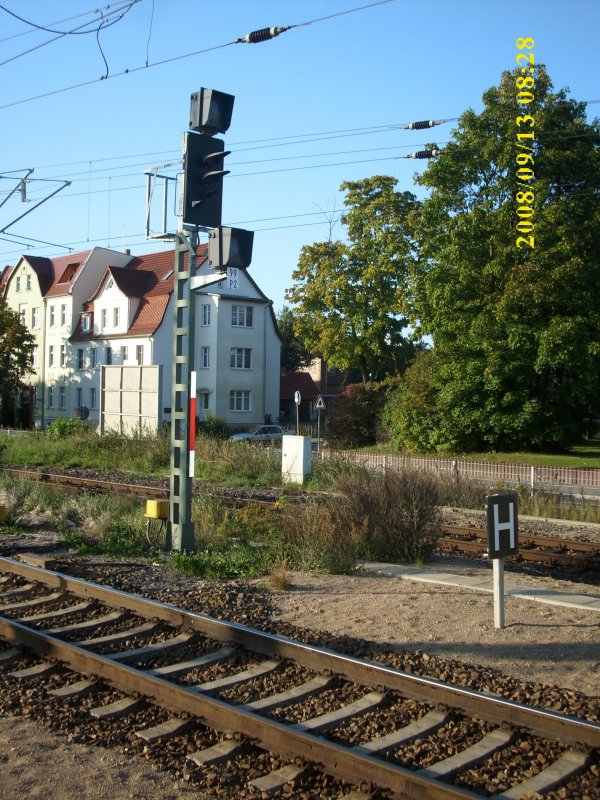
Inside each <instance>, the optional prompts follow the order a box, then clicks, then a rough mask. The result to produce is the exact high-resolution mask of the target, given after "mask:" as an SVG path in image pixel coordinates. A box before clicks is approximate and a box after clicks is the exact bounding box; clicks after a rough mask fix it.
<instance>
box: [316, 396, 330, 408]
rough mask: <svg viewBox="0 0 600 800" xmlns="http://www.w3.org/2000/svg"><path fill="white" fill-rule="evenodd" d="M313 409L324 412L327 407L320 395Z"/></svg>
mask: <svg viewBox="0 0 600 800" xmlns="http://www.w3.org/2000/svg"><path fill="white" fill-rule="evenodd" d="M315 408H316V410H317V411H324V410H325V409H326V408H327V406H326V405H325V400H324V399H323V395H322V394H320V395H319V396H318V397H317V399H316V401H315Z"/></svg>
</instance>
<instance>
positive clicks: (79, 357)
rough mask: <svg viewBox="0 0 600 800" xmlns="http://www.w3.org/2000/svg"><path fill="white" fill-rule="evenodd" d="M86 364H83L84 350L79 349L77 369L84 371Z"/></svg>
mask: <svg viewBox="0 0 600 800" xmlns="http://www.w3.org/2000/svg"><path fill="white" fill-rule="evenodd" d="M83 367H84V362H83V348H81V347H78V348H77V369H83Z"/></svg>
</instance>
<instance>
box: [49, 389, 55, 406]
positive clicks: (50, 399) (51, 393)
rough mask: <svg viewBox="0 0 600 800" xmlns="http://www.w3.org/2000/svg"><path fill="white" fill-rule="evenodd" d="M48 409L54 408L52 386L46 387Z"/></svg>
mask: <svg viewBox="0 0 600 800" xmlns="http://www.w3.org/2000/svg"><path fill="white" fill-rule="evenodd" d="M48 408H54V389H53V388H52V386H49V387H48Z"/></svg>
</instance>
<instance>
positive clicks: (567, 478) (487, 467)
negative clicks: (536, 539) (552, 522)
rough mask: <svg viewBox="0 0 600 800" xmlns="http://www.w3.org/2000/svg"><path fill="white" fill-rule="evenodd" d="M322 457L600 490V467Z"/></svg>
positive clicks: (353, 454) (326, 453)
mask: <svg viewBox="0 0 600 800" xmlns="http://www.w3.org/2000/svg"><path fill="white" fill-rule="evenodd" d="M322 457H323V458H324V459H325V458H332V457H337V458H343V459H344V460H346V461H349V462H351V463H353V464H360V465H361V466H364V467H366V468H367V469H373V470H375V469H380V470H383V471H385V470H386V469H395V470H399V469H422V470H427V471H429V472H437V473H439V474H440V475H449V476H451V477H452V478H454V479H455V480H458V479H459V478H470V479H473V480H480V481H486V482H498V483H511V484H524V485H528V486H531V487H532V488H533V487H540V488H541V487H542V486H565V487H567V486H568V487H570V488H575V490H580V491H582V492H584V493H585V492H586V491H587V490H590V489H591V490H599V489H600V469H581V468H573V467H542V466H529V465H527V464H503V463H494V462H485V461H462V460H451V459H444V458H428V457H426V456H400V455H381V454H379V453H362V452H357V451H352V450H344V451H339V452H334V451H332V450H323V451H322Z"/></svg>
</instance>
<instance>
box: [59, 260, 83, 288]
mask: <svg viewBox="0 0 600 800" xmlns="http://www.w3.org/2000/svg"><path fill="white" fill-rule="evenodd" d="M78 266H79V262H76V263H75V264H69V265H68V266H67V268H66V269H65V271H64V272H63V274H62V275H61V276H60V278H59V279H58V281H57V283H69V282H70V281H72V280H73V276H74V275H75V273H76V272H77V267H78Z"/></svg>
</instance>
